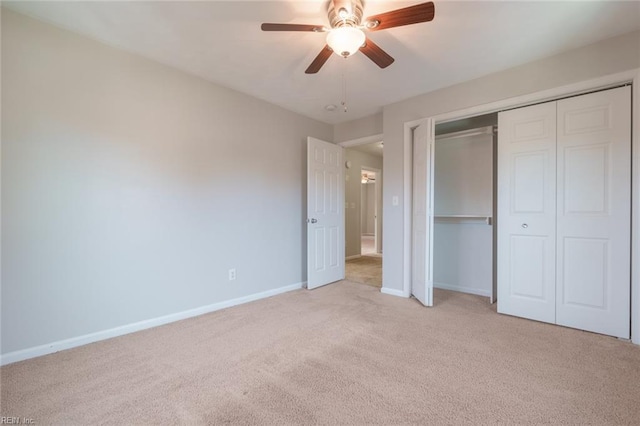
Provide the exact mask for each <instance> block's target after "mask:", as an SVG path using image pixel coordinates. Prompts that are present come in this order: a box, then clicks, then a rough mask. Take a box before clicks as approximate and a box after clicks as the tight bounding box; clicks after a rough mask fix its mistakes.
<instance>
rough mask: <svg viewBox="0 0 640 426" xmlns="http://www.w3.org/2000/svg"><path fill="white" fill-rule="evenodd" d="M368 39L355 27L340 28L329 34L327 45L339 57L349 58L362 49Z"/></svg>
mask: <svg viewBox="0 0 640 426" xmlns="http://www.w3.org/2000/svg"><path fill="white" fill-rule="evenodd" d="M365 40H366V37H365V35H364V33H363V32H362V30H360V29H359V28H355V27H338V28H334V29H332V30H331V31H330V32H329V34H327V44H328V45H329V47H331V49H332V50H333V51H334V52H336V53H337V54H338V55H340V56H342V57H344V58H348V57H349V56H351V55H353V54H354V53H356V52H357V51H358V49H360V48H361V47H362V45H363V44H364V42H365Z"/></svg>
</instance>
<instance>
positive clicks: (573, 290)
mask: <svg viewBox="0 0 640 426" xmlns="http://www.w3.org/2000/svg"><path fill="white" fill-rule="evenodd" d="M557 135H558V136H557V137H558V149H557V155H558V173H557V179H558V198H557V200H558V202H557V244H556V253H557V278H556V322H557V324H560V325H564V326H568V327H574V328H580V329H582V330H588V331H593V332H596V333H602V334H607V335H611V336H616V337H622V338H627V339H628V338H629V335H630V329H629V315H630V282H631V256H630V251H629V250H630V246H631V228H630V224H631V88H630V87H629V86H626V87H619V88H617V89H611V90H607V91H603V92H597V93H591V94H588V95H583V96H577V97H574V98H568V99H563V100H560V101H558V133H557Z"/></svg>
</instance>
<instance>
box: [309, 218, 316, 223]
mask: <svg viewBox="0 0 640 426" xmlns="http://www.w3.org/2000/svg"><path fill="white" fill-rule="evenodd" d="M307 222H311V223H318V219H307Z"/></svg>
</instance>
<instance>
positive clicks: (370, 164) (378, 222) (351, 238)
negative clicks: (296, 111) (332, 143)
mask: <svg viewBox="0 0 640 426" xmlns="http://www.w3.org/2000/svg"><path fill="white" fill-rule="evenodd" d="M383 146H384V144H383V143H382V142H374V143H368V144H364V145H358V146H352V147H349V148H347V149H345V165H346V167H347V170H346V176H345V258H346V259H345V260H346V261H345V278H346V279H347V280H349V281H353V282H358V283H362V284H367V285H371V286H374V287H377V288H380V287H382V178H383V176H382V174H383V173H382V158H383Z"/></svg>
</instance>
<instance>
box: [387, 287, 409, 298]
mask: <svg viewBox="0 0 640 426" xmlns="http://www.w3.org/2000/svg"><path fill="white" fill-rule="evenodd" d="M380 293H383V294H388V295H390V296H397V297H409V296H407V295H405V294H404V292H403V291H400V290H396V289H395V288H387V287H382V288H381V289H380Z"/></svg>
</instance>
